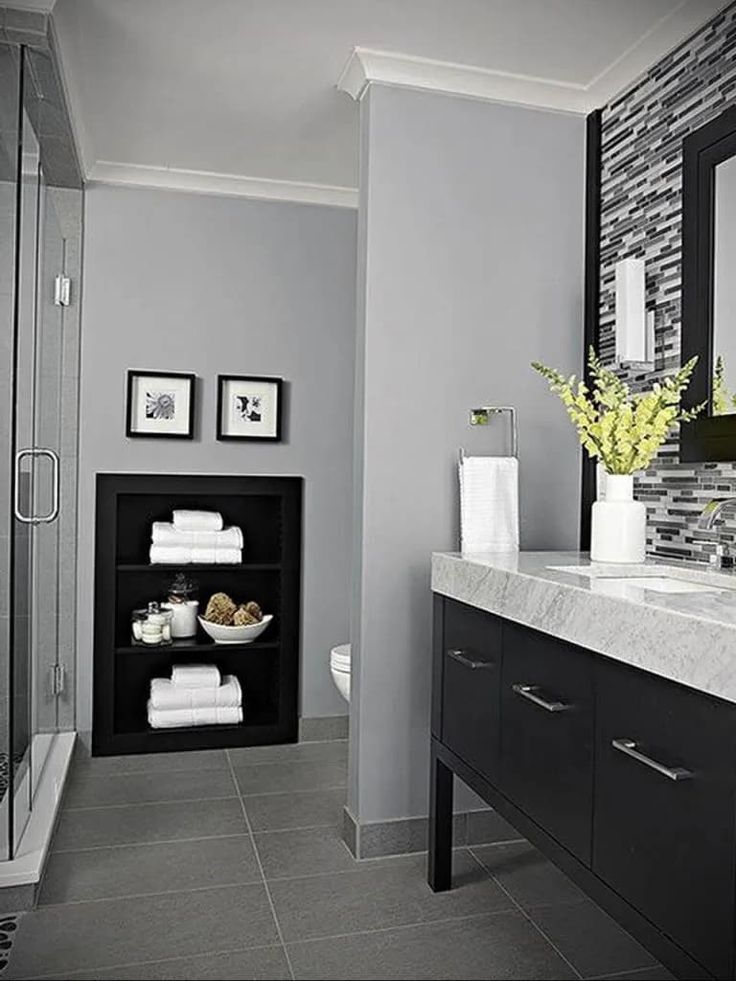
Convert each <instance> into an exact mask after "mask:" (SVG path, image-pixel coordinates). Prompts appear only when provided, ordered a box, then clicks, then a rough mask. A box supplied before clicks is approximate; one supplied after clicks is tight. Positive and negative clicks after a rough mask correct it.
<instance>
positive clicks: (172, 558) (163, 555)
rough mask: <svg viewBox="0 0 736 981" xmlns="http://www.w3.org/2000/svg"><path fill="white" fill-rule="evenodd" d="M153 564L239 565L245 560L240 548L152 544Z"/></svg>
mask: <svg viewBox="0 0 736 981" xmlns="http://www.w3.org/2000/svg"><path fill="white" fill-rule="evenodd" d="M148 557H149V559H150V562H151V565H191V564H192V563H200V564H206V565H238V563H240V562H242V561H243V552H242V550H241V549H239V548H200V547H196V548H193V547H191V546H187V545H151V548H150V549H149V552H148Z"/></svg>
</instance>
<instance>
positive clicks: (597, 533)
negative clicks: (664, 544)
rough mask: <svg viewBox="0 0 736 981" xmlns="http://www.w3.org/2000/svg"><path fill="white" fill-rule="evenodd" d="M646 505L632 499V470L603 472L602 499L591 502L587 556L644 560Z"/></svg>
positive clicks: (631, 560) (599, 559) (596, 558)
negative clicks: (604, 476) (603, 488)
mask: <svg viewBox="0 0 736 981" xmlns="http://www.w3.org/2000/svg"><path fill="white" fill-rule="evenodd" d="M646 541H647V509H646V507H645V506H644V504H642V503H641V501H635V500H634V477H633V474H610V473H607V474H606V480H605V499H604V500H598V501H596V502H595V504H594V505H593V523H592V528H591V541H590V558H591V559H592V561H593V562H621V563H624V562H629V563H633V562H643V561H644V557H645V555H646Z"/></svg>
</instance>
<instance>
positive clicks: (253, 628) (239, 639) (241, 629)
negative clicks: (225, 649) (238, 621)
mask: <svg viewBox="0 0 736 981" xmlns="http://www.w3.org/2000/svg"><path fill="white" fill-rule="evenodd" d="M197 619H198V620H199V622H200V623H201V624H202V629H203V630H204V631H205V632H206V633H208V634H209V635H210V637H211V638H212V639H213V640H214V642H215V643H216V644H250V643H251V642H252V641H254V640H255V639H256V637H260V636H261V634H262V633H263V631H264V630H265V629H266V627H267V626H268V625H269V623H270V622H271V621H272V620H273V616H272V615H271V614H270V613H269V614H267V615H266V616H264V617H263V619H262V620H261V621H260V622H259V623H248V624H244V625H243V626H238V627H226V626H224V625H223V624H221V623H211V622H210V621H209V620H205V618H204V617H197Z"/></svg>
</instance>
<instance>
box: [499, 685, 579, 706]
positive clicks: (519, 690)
mask: <svg viewBox="0 0 736 981" xmlns="http://www.w3.org/2000/svg"><path fill="white" fill-rule="evenodd" d="M511 690H512V692H513V693H514V694H515V695H521V697H522V698H526V699H527V700H528V701H530V702H534V704H535V705H538V706H539V707H540V708H543V709H544V710H545V711H546V712H566V711H567V710H568V709H570V708H572V706H571V705H567V704H566V703H565V702H549V701H547V699H546V698H542V696H541V695H540V694H539V691H540V689H539V688H538V687H537V686H536V685H512V686H511Z"/></svg>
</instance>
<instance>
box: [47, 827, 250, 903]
mask: <svg viewBox="0 0 736 981" xmlns="http://www.w3.org/2000/svg"><path fill="white" fill-rule="evenodd" d="M260 881H261V875H260V869H259V867H258V862H257V860H256V855H255V850H254V848H253V844H252V842H251V840H250V836H249V835H241V836H240V837H233V838H204V839H200V840H199V841H174V842H166V843H162V844H151V845H122V846H120V845H118V846H115V847H113V848H93V849H88V850H87V851H80V852H54V853H53V854H52V855H51V857H50V859H49V863H48V866H47V869H46V875H45V878H44V883H43V888H42V890H41V898H40V904H41V905H43V906H46V905H49V904H51V903H70V902H78V901H80V900H85V899H111V898H114V897H116V896H142V895H146V894H152V893H160V892H179V891H183V890H185V889H200V888H203V887H205V886H219V885H233V884H235V883H238V882H260Z"/></svg>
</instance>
